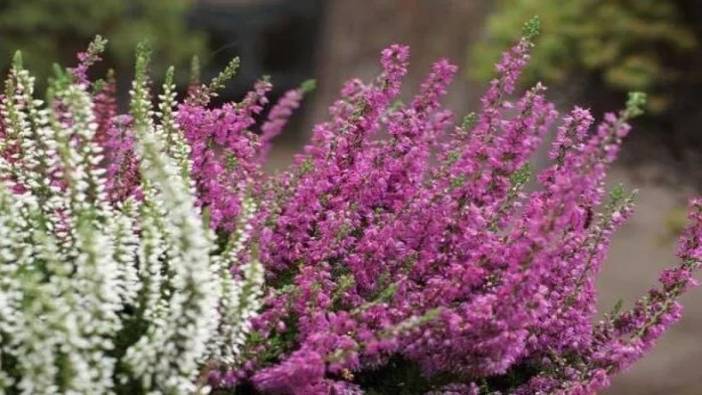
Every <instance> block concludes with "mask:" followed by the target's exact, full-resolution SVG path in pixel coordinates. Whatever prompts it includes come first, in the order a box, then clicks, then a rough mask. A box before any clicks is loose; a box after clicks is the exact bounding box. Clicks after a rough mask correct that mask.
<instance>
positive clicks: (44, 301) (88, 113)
mask: <svg viewBox="0 0 702 395" xmlns="http://www.w3.org/2000/svg"><path fill="white" fill-rule="evenodd" d="M103 44H104V42H103V41H101V40H99V39H98V40H96V41H95V43H94V44H93V45H92V46H91V48H90V49H89V51H88V52H87V53H85V54H81V64H80V65H79V66H78V67H77V68H76V69H74V70H72V75H70V74H68V73H63V72H62V73H61V75H59V76H58V77H57V78H56V79H55V80H54V81H53V82H52V83H51V88H50V90H49V93H48V98H47V102H46V105H44V104H43V102H42V101H40V100H36V99H34V97H33V83H34V79H33V77H31V76H30V75H29V73H28V72H27V71H26V70H24V69H23V68H22V63H21V58H20V57H19V55H17V56H16V57H15V61H14V65H13V67H12V69H11V71H10V75H9V77H8V79H7V81H6V84H5V86H6V90H5V95H4V97H3V98H2V109H1V110H2V122H1V123H0V125H1V126H2V128H0V132H1V137H2V139H1V140H0V151H1V153H2V156H1V158H0V176H1V177H2V183H1V184H0V273H2V275H1V276H0V340H1V341H2V343H1V344H2V347H1V348H0V358H1V359H0V362H1V365H0V393H3V394H4V393H6V391H7V392H8V393H23V394H53V393H73V394H104V393H112V392H115V391H117V392H120V393H147V392H148V393H193V392H195V391H196V389H197V387H198V386H197V385H196V381H195V379H196V376H197V374H198V371H199V366H200V364H201V363H202V362H203V361H205V360H208V359H213V360H220V361H224V362H226V361H232V360H233V358H234V357H236V355H237V353H238V351H239V346H240V345H241V344H242V343H243V341H244V336H245V334H246V332H247V331H248V329H249V328H250V326H249V325H248V318H249V316H250V315H251V314H253V313H254V312H255V311H256V310H257V309H258V307H259V301H258V297H259V294H260V285H261V283H262V281H263V271H262V270H261V269H262V267H261V265H260V264H259V263H258V262H257V261H255V260H251V261H249V262H248V263H247V264H245V265H240V266H239V268H240V270H241V272H242V273H243V278H241V279H235V278H233V277H232V274H231V272H230V267H231V266H232V265H234V264H236V263H237V262H238V258H237V253H238V249H239V248H241V247H240V245H241V244H242V243H243V242H244V241H245V238H246V237H248V235H249V230H248V228H246V227H239V228H237V232H234V233H233V234H232V237H231V239H230V242H229V243H227V244H226V245H224V246H223V247H222V246H220V245H218V244H216V243H215V239H214V235H213V233H212V232H211V231H210V230H209V229H208V228H207V227H206V226H205V225H204V223H203V221H202V217H201V216H200V214H199V210H198V209H197V208H196V206H195V197H194V194H193V186H192V181H191V180H190V178H189V177H188V176H187V172H188V171H189V166H190V165H189V163H188V161H187V152H188V149H187V146H186V145H185V144H184V142H183V141H182V139H180V140H172V141H171V146H170V147H169V149H166V148H165V143H166V141H167V140H166V139H167V137H168V136H169V133H172V132H173V128H174V127H175V126H174V125H175V123H174V120H173V112H172V111H171V109H172V107H173V105H174V102H173V99H174V95H173V93H172V90H173V86H172V85H171V82H170V79H171V77H172V75H171V74H169V78H167V82H166V85H165V86H164V94H163V95H162V96H161V99H162V100H161V105H160V107H159V113H158V117H157V118H158V119H159V123H158V124H155V123H154V122H153V121H152V120H151V112H152V110H151V104H150V102H149V98H148V92H147V90H146V89H147V88H146V81H145V79H144V76H145V74H144V70H145V66H146V64H145V61H146V57H145V56H144V55H142V56H141V57H140V58H139V61H138V63H137V79H136V81H135V82H134V87H133V92H132V105H131V114H132V117H129V118H124V117H114V119H113V120H111V121H108V120H106V119H104V118H103V117H104V116H105V115H106V114H111V113H112V111H107V112H104V110H105V109H106V108H104V107H102V108H101V107H100V106H101V105H104V102H101V96H100V94H98V95H96V96H95V97H93V96H91V94H90V92H89V91H88V89H90V88H91V86H90V84H89V83H88V82H87V80H86V78H85V70H86V67H87V66H88V65H89V64H90V63H92V62H94V61H95V60H97V55H98V53H99V51H100V50H101V48H102V46H103ZM110 103H112V102H110ZM125 123H128V124H129V125H130V130H129V133H125V134H116V133H113V134H108V135H107V136H105V135H101V134H102V133H104V132H107V133H110V132H111V131H114V129H115V128H117V127H119V126H122V125H124V124H125ZM108 124H109V125H111V126H110V128H108V129H104V127H105V125H108ZM101 128H102V129H101ZM132 134H133V135H134V136H132ZM132 137H136V141H137V142H138V143H137V144H132V143H133V139H132ZM117 140H120V141H121V143H119V144H117V143H116V142H117ZM99 142H104V143H105V144H104V145H105V147H106V148H108V151H107V155H106V157H107V158H109V159H111V160H114V162H110V164H109V165H108V166H107V172H106V171H105V169H104V168H103V167H102V166H101V163H102V161H103V155H102V150H103V148H102V147H101V146H100V144H99ZM108 143H109V144H108ZM110 144H112V145H110ZM127 147H129V148H128V149H127ZM132 149H133V151H132ZM127 151H129V152H127ZM137 157H138V158H140V161H139V163H136V160H135V159H134V158H137ZM114 163H119V164H120V165H121V169H120V170H116V169H114V166H113V164H114ZM135 163H136V167H138V169H137V168H132V167H131V165H133V164H135ZM139 169H141V178H140V179H139V180H137V179H136V178H134V177H133V174H134V173H135V172H137V171H138V170H139ZM106 174H108V177H109V178H107V177H106V176H105V175H106ZM120 177H127V178H128V179H129V181H126V182H127V183H128V182H131V181H135V182H137V183H138V185H135V187H136V188H138V189H139V195H138V197H137V196H136V195H130V196H125V195H120V199H119V201H116V200H115V199H113V197H115V196H116V195H115V191H116V190H118V189H119V188H121V187H122V185H124V183H125V182H124V181H123V180H122V179H121V178H120ZM129 177H131V178H129ZM243 206H244V208H245V211H247V212H252V211H253V210H254V205H253V203H252V202H249V203H244V204H243ZM246 215H248V214H244V215H243V216H242V218H246Z"/></svg>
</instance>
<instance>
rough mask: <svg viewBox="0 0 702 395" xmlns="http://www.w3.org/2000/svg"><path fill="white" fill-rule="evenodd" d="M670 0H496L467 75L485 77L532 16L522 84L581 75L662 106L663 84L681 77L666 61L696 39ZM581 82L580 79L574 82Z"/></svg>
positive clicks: (695, 45)
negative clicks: (533, 39)
mask: <svg viewBox="0 0 702 395" xmlns="http://www.w3.org/2000/svg"><path fill="white" fill-rule="evenodd" d="M679 3H680V1H675V0H665V1H661V0H497V1H496V3H495V10H494V12H493V13H492V14H491V15H490V16H489V18H488V20H487V23H486V34H487V37H486V39H485V40H482V41H479V42H478V43H477V44H476V45H474V46H473V48H472V49H471V54H472V56H471V58H472V60H473V62H472V64H473V67H471V68H470V70H471V71H470V73H471V76H472V77H473V78H477V79H479V80H486V79H488V78H490V76H492V75H493V64H494V63H495V61H496V60H497V59H498V57H499V54H500V52H501V51H502V49H503V48H505V46H507V45H510V43H511V42H513V41H514V39H515V37H517V36H518V35H519V30H520V28H521V26H522V24H523V23H524V21H525V20H528V19H529V18H531V17H532V16H534V15H538V16H539V17H540V18H541V20H542V26H543V34H542V35H541V36H540V37H539V39H538V42H537V45H536V48H535V49H534V52H533V57H532V61H531V63H530V65H529V68H528V70H527V73H526V79H525V82H527V83H534V82H536V81H544V82H546V83H547V84H552V85H556V86H557V85H559V84H567V83H569V81H570V80H571V78H573V77H578V78H580V77H583V73H588V74H589V75H590V76H592V77H594V78H595V79H596V81H598V82H600V83H601V84H603V86H604V87H605V88H606V89H609V90H611V91H613V92H620V93H621V92H626V91H632V90H637V91H645V92H649V93H651V100H650V105H649V110H651V111H653V112H660V111H664V110H665V109H666V107H667V105H668V103H667V101H666V99H665V97H664V96H663V95H659V94H658V93H659V90H660V88H661V87H662V86H664V85H666V84H669V83H673V82H676V80H678V79H680V78H682V77H684V76H683V75H681V73H680V72H679V71H678V70H677V69H676V68H675V67H674V66H672V65H671V64H670V63H671V62H670V60H671V59H675V58H676V57H681V56H682V57H684V56H685V55H686V54H689V53H691V52H692V51H695V50H697V49H698V47H699V42H698V40H697V39H696V37H695V33H694V29H693V28H692V26H690V25H689V23H687V22H686V21H685V20H684V19H683V15H682V13H683V12H682V11H681V7H679ZM581 81H582V80H581Z"/></svg>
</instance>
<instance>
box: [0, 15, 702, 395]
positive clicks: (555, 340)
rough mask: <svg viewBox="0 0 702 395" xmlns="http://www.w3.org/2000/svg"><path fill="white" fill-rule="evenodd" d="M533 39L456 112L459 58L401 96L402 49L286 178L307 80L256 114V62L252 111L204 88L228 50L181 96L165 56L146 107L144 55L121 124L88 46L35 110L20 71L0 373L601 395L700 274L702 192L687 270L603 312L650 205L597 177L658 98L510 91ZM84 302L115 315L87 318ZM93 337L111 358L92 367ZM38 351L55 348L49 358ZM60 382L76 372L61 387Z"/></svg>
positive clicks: (194, 383)
mask: <svg viewBox="0 0 702 395" xmlns="http://www.w3.org/2000/svg"><path fill="white" fill-rule="evenodd" d="M537 31H538V21H536V20H534V21H531V22H530V23H528V24H527V25H526V29H525V34H524V37H523V38H522V39H521V40H519V42H518V43H517V44H516V45H515V46H514V47H513V48H511V49H510V50H509V51H507V52H506V53H505V54H504V55H503V58H502V60H501V61H500V62H499V64H498V65H497V77H496V78H495V79H494V80H493V81H492V82H491V83H490V86H489V87H488V90H487V92H486V93H485V95H484V96H483V98H482V101H481V109H480V111H479V113H477V114H473V113H471V114H468V115H467V116H465V117H463V118H462V119H461V120H459V121H458V122H456V116H455V115H454V113H453V112H452V111H450V110H448V109H447V108H445V107H444V106H443V105H442V104H441V99H442V97H443V96H444V95H445V94H446V92H447V89H448V86H449V84H450V83H451V80H452V79H453V77H454V75H455V74H456V72H457V68H456V66H454V65H453V64H451V63H450V62H449V61H448V60H445V59H441V60H439V61H437V62H436V63H435V64H434V65H433V66H432V68H431V70H430V72H429V73H428V75H427V77H426V79H425V80H424V82H423V83H422V84H421V85H420V86H419V90H418V93H417V94H416V95H415V96H414V97H413V98H411V100H409V101H407V102H406V103H403V102H402V101H400V100H399V97H400V91H401V85H402V79H403V77H404V76H405V74H406V73H407V69H408V63H409V48H407V47H405V46H402V45H392V46H390V47H388V48H387V49H385V50H384V51H383V52H382V54H381V61H380V66H381V68H382V72H381V73H380V75H379V76H378V77H377V78H376V79H375V80H373V81H370V82H363V81H360V80H351V81H349V82H348V83H346V84H345V85H344V86H343V88H342V90H341V97H340V99H338V100H337V101H335V102H334V103H333V105H332V106H331V107H330V109H329V111H330V117H329V120H328V121H326V122H323V123H320V124H319V125H317V126H316V127H315V128H314V130H313V135H312V141H311V142H310V144H309V145H307V146H306V147H305V149H304V152H302V153H301V154H299V155H297V156H296V157H295V160H294V163H293V164H292V165H291V166H290V167H289V168H288V169H286V170H284V171H281V172H278V173H276V174H273V175H267V174H266V173H265V172H264V171H263V169H262V165H263V163H264V161H265V159H266V156H267V153H268V150H269V148H270V145H271V141H272V139H273V138H274V137H275V136H277V135H278V134H280V133H281V132H282V130H283V129H284V127H285V125H286V123H287V122H288V120H289V118H290V116H291V115H292V113H293V111H294V110H295V109H296V108H297V107H299V106H300V102H301V100H302V98H303V96H304V94H305V93H306V92H307V91H308V90H309V89H310V88H311V86H310V84H309V83H305V84H303V85H302V86H301V87H300V88H298V89H293V90H291V91H289V92H286V93H284V94H283V95H282V96H281V97H280V99H279V100H278V102H277V103H275V104H274V105H273V106H272V107H271V109H270V110H269V111H268V112H267V114H266V112H265V107H266V105H267V104H268V102H269V98H268V95H269V94H270V92H271V90H272V85H271V83H270V81H269V80H268V79H267V78H262V79H261V80H259V81H258V82H256V83H255V85H254V87H253V89H252V90H251V91H250V92H248V93H247V94H246V95H245V96H244V98H243V99H242V100H241V101H239V102H227V103H224V104H221V105H215V104H214V100H212V99H213V98H214V97H216V96H217V91H218V90H219V89H220V88H221V87H222V86H223V85H224V84H225V83H226V81H227V79H229V78H231V77H232V76H233V75H234V74H235V71H236V69H237V67H238V64H239V62H238V59H235V60H234V61H232V63H231V64H230V65H229V66H228V67H227V68H226V69H225V70H224V71H223V72H222V73H221V74H220V75H218V76H217V77H216V78H214V79H213V80H212V82H210V83H209V84H201V83H199V82H194V83H192V84H191V86H190V87H189V89H188V92H187V93H186V94H185V97H184V98H183V99H182V100H180V101H176V93H175V88H174V86H173V84H172V80H173V70H172V69H169V71H168V72H167V73H166V78H165V80H166V82H165V84H164V89H163V93H162V94H161V95H160V96H159V98H160V104H159V105H158V107H157V109H152V108H151V101H150V98H149V95H148V86H149V84H148V79H147V77H146V74H147V73H146V63H147V56H146V52H145V51H144V50H143V49H142V50H140V51H139V54H140V55H139V56H138V58H137V72H136V76H137V77H136V80H135V82H134V85H133V88H132V102H131V109H130V113H129V115H118V114H117V111H116V110H115V108H114V103H115V101H114V100H113V99H111V98H110V97H111V95H112V94H113V93H114V87H113V85H112V84H111V83H110V81H109V80H108V82H106V83H103V84H99V85H97V84H93V85H95V86H94V89H93V90H92V91H93V93H92V94H89V93H88V90H87V88H88V86H89V84H90V83H89V82H87V81H89V80H88V79H87V76H86V71H87V67H88V66H89V64H88V63H91V62H94V61H95V60H96V57H97V55H96V54H94V53H93V54H88V55H82V56H81V57H80V58H79V59H80V60H81V65H80V66H79V67H77V68H75V69H73V70H72V71H71V72H72V75H70V76H64V79H59V80H58V81H57V82H56V83H55V84H54V85H55V87H54V88H53V90H52V92H51V94H50V96H49V97H50V101H49V104H48V106H47V108H46V109H41V108H40V107H39V104H37V103H35V101H33V100H31V99H29V97H31V92H29V93H28V92H27V90H26V88H25V86H26V85H27V84H26V83H25V82H23V80H22V79H21V78H19V77H18V75H19V73H21V70H20V69H19V68H15V69H13V71H12V74H11V76H10V79H9V81H8V86H9V88H8V93H7V94H6V96H5V98H4V100H3V119H2V124H1V125H2V128H0V133H1V134H0V137H2V145H0V153H1V154H2V156H1V157H2V161H1V162H0V165H1V166H2V167H0V170H1V171H2V172H1V173H0V176H1V177H2V180H3V183H4V185H6V187H5V189H3V195H2V196H3V200H0V203H1V204H2V206H0V208H2V210H3V211H2V214H3V216H2V217H0V236H2V238H1V239H0V242H2V243H4V244H3V255H2V256H0V258H1V259H3V261H2V262H3V264H5V262H7V264H5V265H4V266H3V267H2V270H3V277H2V280H0V281H3V282H2V283H0V285H2V288H0V292H2V293H0V297H2V298H0V303H2V304H0V309H1V310H2V312H3V315H2V316H1V317H0V336H2V339H3V344H5V339H6V338H7V339H10V341H9V342H8V343H7V344H10V346H9V347H7V349H5V348H3V349H2V352H3V354H2V358H3V359H2V363H3V368H2V369H0V372H2V374H3V375H2V376H0V384H2V385H5V386H8V387H9V388H20V389H22V390H24V391H25V392H32V391H35V390H36V387H31V388H29V387H27V386H30V385H35V386H36V384H34V383H39V382H42V383H45V382H46V383H51V384H50V385H54V387H50V388H53V389H58V390H73V387H70V386H71V385H78V384H76V383H80V385H83V384H85V385H98V384H94V383H102V384H100V385H102V387H80V388H81V389H77V390H75V391H78V392H80V391H81V390H82V389H85V388H89V389H91V391H92V392H96V391H97V389H105V388H106V389H110V390H111V389H112V388H115V389H118V390H131V391H133V392H138V391H139V389H143V388H146V389H149V390H152V391H157V392H158V391H160V392H165V393H190V392H193V391H196V390H204V389H205V388H213V389H215V390H216V391H218V392H221V393H227V392H234V393H266V394H361V393H366V392H368V393H417V394H420V393H427V394H479V393H480V394H482V393H484V394H507V393H514V394H533V393H574V394H577V393H580V394H589V393H592V392H594V391H597V390H599V389H601V388H604V387H606V386H607V384H608V381H609V377H610V376H611V375H613V374H616V373H617V372H619V371H621V370H622V369H624V368H626V367H627V366H629V365H630V364H631V363H633V362H634V361H635V360H636V359H638V358H639V357H641V356H642V355H643V354H644V353H645V352H646V351H647V350H648V349H650V347H651V346H652V345H653V343H654V342H655V340H656V339H657V338H658V337H659V336H660V335H661V334H662V333H663V332H664V330H665V329H666V328H667V327H668V326H670V325H671V324H672V323H673V322H674V321H676V320H677V319H678V318H679V317H680V313H681V307H680V305H679V304H678V302H677V299H678V297H679V296H680V295H681V294H682V293H683V292H684V291H685V290H687V289H688V288H689V287H690V286H691V285H693V284H694V280H693V278H692V274H693V272H694V271H695V270H696V269H698V268H699V266H700V265H701V264H702V201H699V200H695V201H693V202H692V204H691V209H690V212H691V214H690V226H689V228H688V229H687V230H686V231H685V233H684V234H683V237H682V239H681V242H680V248H679V256H680V258H681V259H682V262H683V263H682V264H681V265H680V266H678V267H676V268H672V269H668V270H666V271H665V272H664V273H663V274H662V275H661V279H660V281H661V286H660V287H659V288H655V289H653V290H651V291H650V292H649V294H648V295H646V296H645V297H644V298H642V299H641V300H640V301H638V302H637V303H636V304H635V305H634V307H633V308H631V309H630V310H628V311H620V310H621V309H615V310H614V311H613V312H611V313H610V314H608V315H606V316H605V317H604V318H603V319H601V320H598V319H597V318H596V317H597V312H596V310H595V305H596V296H597V295H596V292H595V280H596V276H597V273H598V272H599V269H600V267H601V265H602V263H603V261H604V259H605V257H606V252H607V248H608V246H609V243H610V241H611V238H612V235H613V233H614V232H615V231H616V230H617V229H618V228H619V227H620V226H621V225H622V224H623V223H624V222H625V221H626V220H627V219H628V218H629V217H630V216H631V214H632V210H633V202H634V197H635V193H634V192H630V193H629V192H626V191H625V190H624V189H623V188H621V187H616V188H614V189H612V190H611V191H609V192H607V191H606V189H605V186H604V185H605V175H606V173H607V170H608V168H609V166H610V165H611V163H612V162H613V161H614V160H615V159H616V157H617V153H618V151H619V148H620V145H621V143H622V140H623V139H624V137H625V136H626V135H627V134H628V132H629V130H630V126H629V123H628V122H629V121H630V120H631V119H632V118H634V117H636V116H638V115H640V113H641V108H642V107H643V104H644V101H645V97H644V96H643V95H642V94H632V95H631V96H630V98H629V101H628V102H627V104H626V107H625V108H624V109H623V110H621V111H619V112H617V113H608V114H606V115H605V116H604V118H603V119H602V120H601V121H600V122H599V123H597V124H595V119H594V118H593V116H592V115H591V114H590V112H589V111H588V110H586V109H583V108H580V107H575V108H573V109H572V110H570V111H568V112H566V113H565V114H562V115H561V114H559V112H558V111H557V110H556V106H555V105H554V104H553V103H551V102H550V101H549V100H548V99H547V98H546V96H545V91H546V89H545V87H543V86H542V85H540V84H537V85H536V86H535V87H533V88H531V89H529V90H527V91H526V92H524V93H522V94H518V93H517V82H518V79H519V76H520V74H521V73H522V71H523V69H524V67H525V65H526V64H527V62H528V60H529V53H530V51H531V49H532V47H533V43H532V40H533V39H534V37H535V36H536V33H537ZM98 47H100V45H97V46H93V47H91V48H92V49H89V52H91V51H93V52H95V51H96V49H95V48H98ZM67 81H68V82H67ZM551 130H555V132H556V136H555V138H554V139H553V142H552V146H551V150H550V152H549V155H548V157H549V158H550V160H551V163H550V164H549V165H548V166H546V167H545V168H544V169H541V170H539V171H538V172H535V171H533V170H532V168H531V166H530V164H529V159H530V157H531V156H532V154H534V152H535V151H536V150H537V148H538V147H539V145H540V143H541V142H542V141H543V140H544V137H545V136H546V135H547V133H548V132H549V131H551ZM101 152H104V157H103V156H102V155H101V154H100V153H101ZM54 158H55V159H54ZM532 173H536V175H535V177H532ZM532 178H534V180H533V182H532V180H531V179H532ZM4 251H8V253H5V252H4ZM259 261H260V264H259V263H258V262H259ZM103 266H104V270H100V271H96V270H93V268H96V267H103ZM5 273H7V275H5ZM27 273H28V274H27ZM264 279H265V280H264ZM78 284H80V285H81V286H80V287H79V286H78ZM61 287H68V288H61ZM71 287H72V288H71ZM98 290H101V292H98ZM49 293H50V294H51V295H59V296H60V297H61V298H65V300H66V301H63V300H61V301H60V302H58V303H57V300H56V299H50V298H48V297H45V296H46V295H48V294H49ZM259 294H260V295H262V297H261V300H260V302H258V299H257V296H258V295H259ZM34 301H37V302H36V303H39V304H38V305H37V306H35V305H33V304H32V303H34ZM78 306H80V309H77V310H80V311H74V309H76V307H78ZM5 311H7V314H5V313H4V312H5ZM70 314H75V315H76V317H75V318H74V317H73V316H70V317H69V315H70ZM30 315H31V317H40V319H36V318H35V319H29V318H28V317H30ZM86 317H93V319H99V320H102V321H101V322H104V323H105V324H104V325H99V327H98V328H95V326H91V325H86V326H81V325H83V324H86V322H85V321H81V320H85V319H87V318H86ZM69 323H70V325H69ZM76 323H77V324H76ZM18 325H19V326H23V328H28V329H24V331H21V330H19V329H18V328H17V327H16V326H18ZM57 328H58V330H57ZM125 328H126V329H125ZM70 331H78V332H77V333H74V332H70ZM125 331H126V332H125ZM57 336H58V337H57ZM61 336H62V337H61ZM72 336H75V337H72ZM79 336H85V337H86V339H87V341H86V342H84V343H83V342H77V341H75V339H78V337H79ZM98 338H99V339H101V341H97V340H95V339H98ZM108 338H109V339H116V340H115V342H113V343H109V342H108V343H105V341H106V340H104V339H108ZM66 339H71V341H68V340H66ZM125 339H127V340H125ZM61 341H65V342H67V343H66V344H68V345H67V346H66V347H65V348H63V347H58V345H59V344H60V343H58V342H61ZM125 343H127V346H126V347H123V345H124V344H125ZM71 347H73V348H71ZM91 347H92V348H91ZM95 347H98V348H99V347H103V349H104V350H111V349H113V348H114V349H116V350H121V351H117V352H110V353H105V355H102V354H100V355H99V357H100V358H98V354H96V353H95V352H94V348H95ZM47 350H49V351H47ZM51 352H54V354H51ZM32 353H34V354H32ZM38 353H42V355H41V356H40V357H36V356H35V354H38ZM45 353H48V354H47V355H50V357H51V358H53V359H49V361H55V362H56V363H55V364H51V363H48V364H47V363H41V364H38V363H37V361H39V360H41V361H45V360H44V359H41V358H49V357H44V356H43V354H45ZM74 354H76V356H74ZM6 355H7V356H6ZM30 356H31V357H30ZM72 358H74V359H75V361H74V360H73V359H72ZM89 358H98V360H90V359H89ZM6 361H10V362H15V363H17V362H20V363H17V366H18V368H17V369H5V366H6ZM86 361H87V362H86ZM66 364H67V365H66ZM56 366H58V367H56ZM65 366H68V367H65ZM79 367H80V368H79ZM82 367H85V370H83V368H82ZM47 369H49V370H47ZM50 369H54V370H50ZM56 369H60V371H57V370H56ZM198 370H199V372H200V375H199V376H198V377H197V378H195V377H194V372H196V371H198ZM66 372H68V373H71V374H73V375H75V378H73V377H72V378H71V379H70V380H63V381H58V382H51V379H54V378H56V377H57V375H58V376H60V377H64V376H63V375H64V374H66ZM84 372H86V373H84ZM35 376H37V377H35ZM25 377H29V378H27V379H25ZM110 378H114V379H115V381H113V382H112V384H110V383H111V382H110V380H109V379H110ZM40 379H41V380H43V381H40ZM47 385H49V384H47ZM57 385H58V386H59V387H55V386H57ZM134 386H137V387H134ZM0 388H2V387H0ZM27 388H29V389H27ZM42 388H45V387H42ZM46 388H49V387H46ZM88 392H90V391H88ZM98 392H99V391H98Z"/></svg>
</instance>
